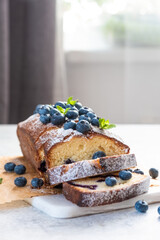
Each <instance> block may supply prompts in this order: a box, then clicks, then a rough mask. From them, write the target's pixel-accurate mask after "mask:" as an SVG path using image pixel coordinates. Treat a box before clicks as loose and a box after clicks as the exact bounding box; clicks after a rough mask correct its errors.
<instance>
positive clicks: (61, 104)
mask: <svg viewBox="0 0 160 240" xmlns="http://www.w3.org/2000/svg"><path fill="white" fill-rule="evenodd" d="M56 106H60V107H62V108H65V103H64V102H61V101H59V102H56V104H55V105H54V107H55V108H56Z"/></svg>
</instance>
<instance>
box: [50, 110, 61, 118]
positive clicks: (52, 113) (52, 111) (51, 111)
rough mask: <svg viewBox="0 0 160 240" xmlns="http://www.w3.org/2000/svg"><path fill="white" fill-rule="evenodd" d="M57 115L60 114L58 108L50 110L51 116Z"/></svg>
mask: <svg viewBox="0 0 160 240" xmlns="http://www.w3.org/2000/svg"><path fill="white" fill-rule="evenodd" d="M55 113H59V111H58V109H57V108H52V109H51V110H50V115H51V116H53V115H54V114H55Z"/></svg>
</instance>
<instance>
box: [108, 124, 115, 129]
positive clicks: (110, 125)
mask: <svg viewBox="0 0 160 240" xmlns="http://www.w3.org/2000/svg"><path fill="white" fill-rule="evenodd" d="M115 127H116V125H115V124H109V125H108V126H107V128H106V129H111V128H115Z"/></svg>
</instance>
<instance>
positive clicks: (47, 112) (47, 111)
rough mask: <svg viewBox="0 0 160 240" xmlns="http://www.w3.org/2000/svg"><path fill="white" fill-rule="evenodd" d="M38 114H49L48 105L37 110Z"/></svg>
mask: <svg viewBox="0 0 160 240" xmlns="http://www.w3.org/2000/svg"><path fill="white" fill-rule="evenodd" d="M38 113H39V114H40V115H46V114H49V113H50V107H49V105H43V106H42V107H41V108H40V109H39V111H38Z"/></svg>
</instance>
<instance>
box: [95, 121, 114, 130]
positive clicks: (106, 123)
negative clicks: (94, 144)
mask: <svg viewBox="0 0 160 240" xmlns="http://www.w3.org/2000/svg"><path fill="white" fill-rule="evenodd" d="M99 127H100V128H101V129H111V128H114V127H116V125H115V124H109V120H105V119H104V118H100V119H99Z"/></svg>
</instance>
